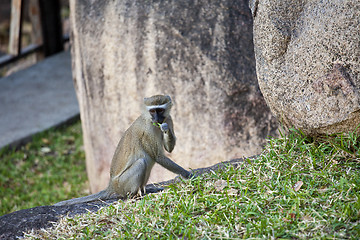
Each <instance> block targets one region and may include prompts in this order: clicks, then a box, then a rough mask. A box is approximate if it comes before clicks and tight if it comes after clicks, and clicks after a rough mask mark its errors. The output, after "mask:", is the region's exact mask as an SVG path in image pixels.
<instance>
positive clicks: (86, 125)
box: [70, 0, 277, 192]
mask: <svg viewBox="0 0 360 240" xmlns="http://www.w3.org/2000/svg"><path fill="white" fill-rule="evenodd" d="M70 9H71V16H72V29H73V33H72V43H73V48H72V57H73V76H74V81H75V88H76V91H77V96H78V99H79V105H80V114H81V119H82V124H83V133H84V145H85V152H86V161H87V171H88V175H89V179H90V185H91V191H92V192H96V191H98V190H101V189H103V188H105V187H106V185H107V182H108V179H109V167H110V161H111V158H112V155H113V153H114V150H115V147H116V145H117V143H118V141H119V139H120V138H121V136H122V134H123V133H124V131H125V130H126V129H127V128H128V127H129V126H130V124H131V123H132V121H134V120H135V119H136V118H137V117H138V115H139V114H140V108H139V106H140V103H141V102H142V100H143V98H144V97H148V96H151V95H154V94H160V93H161V94H168V95H170V96H171V97H172V99H173V101H174V107H173V111H172V115H173V120H174V126H175V133H176V136H177V145H176V147H175V149H174V151H173V153H172V154H171V155H170V157H171V158H172V159H173V160H175V161H176V162H177V163H179V164H180V165H181V166H183V167H184V168H198V167H204V166H209V165H212V164H214V163H217V162H220V161H224V160H228V159H232V158H238V157H243V156H251V155H254V154H256V153H259V152H260V151H261V148H262V146H263V144H264V143H265V138H266V137H267V136H269V135H275V134H276V130H277V123H276V120H275V118H274V117H272V115H271V113H270V110H269V108H268V107H267V106H266V103H265V101H264V99H263V97H262V95H261V93H260V90H259V87H258V84H257V80H256V74H255V58H254V52H253V41H252V17H251V12H250V9H249V7H248V2H247V1H246V0H242V1H228V0H222V1H213V2H209V1H205V0H200V1H155V0H153V1H152V0H150V1H148V0H146V1H145V0H125V1H104V0H94V1H84V0H71V1H70ZM171 177H173V174H172V173H170V172H168V171H167V170H165V169H164V168H162V167H160V166H155V168H154V170H153V172H152V175H151V177H150V181H152V182H158V181H162V180H166V179H170V178H171Z"/></svg>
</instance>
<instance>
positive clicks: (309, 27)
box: [250, 0, 360, 135]
mask: <svg viewBox="0 0 360 240" xmlns="http://www.w3.org/2000/svg"><path fill="white" fill-rule="evenodd" d="M250 8H251V9H252V13H253V17H254V45H255V46H254V47H255V56H256V66H257V69H256V70H257V75H258V81H259V85H260V88H261V91H262V93H263V95H264V97H265V100H266V102H267V103H268V105H269V107H270V109H271V111H272V112H273V114H274V115H276V117H277V118H278V119H279V120H280V121H281V122H282V123H283V124H284V125H285V126H287V127H292V126H294V127H295V128H300V129H302V130H303V131H304V132H305V133H307V134H311V135H316V134H331V133H335V132H348V131H353V130H355V128H356V127H357V126H358V125H359V124H360V111H359V109H360V101H359V100H360V99H359V87H360V75H359V73H360V58H359V57H360V31H359V26H360V1H358V0H348V1H340V0H333V1H310V0H307V1H297V0H287V1H283V0H267V1H258V0H253V1H251V2H250Z"/></svg>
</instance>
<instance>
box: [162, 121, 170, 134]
mask: <svg viewBox="0 0 360 240" xmlns="http://www.w3.org/2000/svg"><path fill="white" fill-rule="evenodd" d="M160 130H161V131H162V132H163V133H168V131H169V125H168V124H167V123H162V124H160Z"/></svg>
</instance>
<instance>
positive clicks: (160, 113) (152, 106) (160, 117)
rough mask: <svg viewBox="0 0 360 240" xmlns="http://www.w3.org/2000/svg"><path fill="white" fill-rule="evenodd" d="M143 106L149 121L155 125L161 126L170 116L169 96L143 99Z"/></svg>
mask: <svg viewBox="0 0 360 240" xmlns="http://www.w3.org/2000/svg"><path fill="white" fill-rule="evenodd" d="M144 105H145V111H146V113H148V114H149V115H150V119H151V121H152V122H153V123H155V124H157V123H160V124H161V123H163V122H164V121H165V120H166V118H167V117H168V116H169V115H170V109H171V107H172V102H171V98H170V96H167V95H155V96H152V97H149V98H144ZM149 115H148V116H149Z"/></svg>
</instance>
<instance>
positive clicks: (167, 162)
mask: <svg viewBox="0 0 360 240" xmlns="http://www.w3.org/2000/svg"><path fill="white" fill-rule="evenodd" d="M156 162H157V163H159V164H160V165H161V166H163V167H164V168H166V169H167V170H169V171H171V172H173V173H176V174H180V175H181V176H183V177H184V178H191V177H192V174H191V172H189V171H187V170H185V169H183V168H182V167H181V166H179V165H177V164H176V163H175V162H174V161H173V160H171V159H170V158H168V157H165V156H160V157H158V158H157V159H156Z"/></svg>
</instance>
